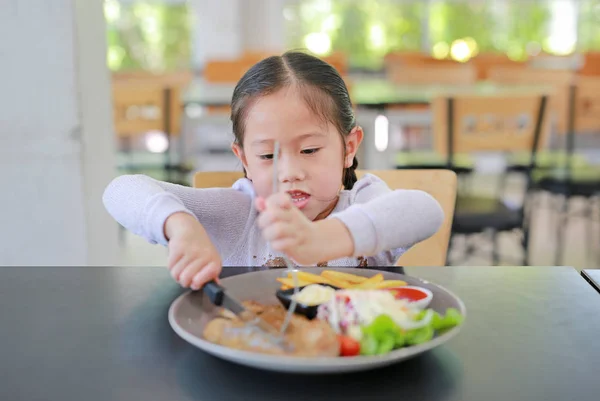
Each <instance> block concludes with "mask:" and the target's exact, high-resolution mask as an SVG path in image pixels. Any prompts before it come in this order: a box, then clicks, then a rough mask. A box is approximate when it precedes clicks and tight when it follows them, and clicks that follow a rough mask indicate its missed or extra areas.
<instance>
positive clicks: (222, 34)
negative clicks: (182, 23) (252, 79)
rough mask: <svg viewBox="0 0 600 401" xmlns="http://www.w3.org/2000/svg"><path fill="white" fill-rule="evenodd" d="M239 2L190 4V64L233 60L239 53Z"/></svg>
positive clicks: (197, 65)
mask: <svg viewBox="0 0 600 401" xmlns="http://www.w3.org/2000/svg"><path fill="white" fill-rule="evenodd" d="M240 1H244V0H189V5H190V8H191V9H192V12H193V18H194V20H193V39H192V58H193V60H192V64H193V66H194V67H195V68H197V69H202V66H203V65H204V63H205V62H206V61H207V60H210V59H235V58H238V57H239V56H240V55H241V53H242V32H241V18H240V17H241V15H240V14H241V13H240Z"/></svg>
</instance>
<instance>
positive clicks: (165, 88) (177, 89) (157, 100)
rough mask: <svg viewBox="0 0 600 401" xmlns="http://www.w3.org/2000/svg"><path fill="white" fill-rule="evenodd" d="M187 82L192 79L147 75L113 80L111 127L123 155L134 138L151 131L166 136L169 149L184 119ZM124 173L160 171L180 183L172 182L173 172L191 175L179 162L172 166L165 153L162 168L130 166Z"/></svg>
mask: <svg viewBox="0 0 600 401" xmlns="http://www.w3.org/2000/svg"><path fill="white" fill-rule="evenodd" d="M190 79H191V75H188V74H182V75H177V74H167V75H161V76H157V75H155V74H150V73H138V74H132V73H130V74H126V75H123V74H122V75H119V76H118V78H115V79H113V84H112V100H113V120H114V127H115V132H116V135H117V137H118V138H119V139H120V140H121V142H122V143H123V144H124V149H125V152H126V153H129V152H130V151H131V142H132V141H133V140H135V138H136V137H139V136H143V135H145V134H146V133H148V132H150V131H160V132H163V133H165V134H166V136H167V141H168V142H169V146H170V144H171V139H172V138H173V137H177V136H180V135H181V130H182V120H183V118H184V109H183V104H182V103H181V91H182V90H183V88H184V87H185V86H186V85H187V83H189V80H190ZM180 159H182V157H181V156H180ZM125 169H126V170H128V171H131V172H135V171H145V170H162V171H165V172H166V173H167V177H166V180H168V181H172V182H176V181H177V182H180V181H181V180H180V179H175V178H173V176H172V173H173V172H176V173H178V174H180V175H183V174H186V173H188V172H189V171H190V168H189V167H188V166H186V165H185V164H184V163H183V162H182V161H181V160H180V162H179V163H177V164H173V163H172V160H171V153H170V152H169V151H168V150H167V151H166V152H165V162H164V164H139V163H133V162H130V163H128V164H127V166H126V167H125Z"/></svg>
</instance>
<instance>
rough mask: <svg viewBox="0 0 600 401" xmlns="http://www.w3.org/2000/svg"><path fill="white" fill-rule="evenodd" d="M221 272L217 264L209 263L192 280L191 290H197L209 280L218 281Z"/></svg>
mask: <svg viewBox="0 0 600 401" xmlns="http://www.w3.org/2000/svg"><path fill="white" fill-rule="evenodd" d="M220 272H221V266H219V264H218V263H217V262H211V263H209V264H208V265H206V266H204V268H203V269H201V270H200V271H199V272H198V273H196V275H195V276H194V277H193V279H192V283H191V288H192V289H193V290H199V289H200V288H201V287H202V286H203V285H204V284H206V283H207V282H209V281H210V280H217V282H218V279H219V273H220Z"/></svg>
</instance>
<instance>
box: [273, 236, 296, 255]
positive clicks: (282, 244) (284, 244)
mask: <svg viewBox="0 0 600 401" xmlns="http://www.w3.org/2000/svg"><path fill="white" fill-rule="evenodd" d="M296 246H297V241H296V239H295V238H289V237H287V238H283V239H278V240H274V241H272V242H271V248H273V250H274V251H277V252H282V253H285V254H289V253H290V252H289V251H290V250H292V251H293V250H294V249H295V248H296Z"/></svg>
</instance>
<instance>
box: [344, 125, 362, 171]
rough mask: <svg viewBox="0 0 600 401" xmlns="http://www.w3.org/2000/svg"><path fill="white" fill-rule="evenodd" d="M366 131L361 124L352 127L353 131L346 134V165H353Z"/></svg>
mask: <svg viewBox="0 0 600 401" xmlns="http://www.w3.org/2000/svg"><path fill="white" fill-rule="evenodd" d="M363 136H364V132H363V129H362V128H361V127H359V126H356V127H354V128H352V131H350V133H349V134H348V136H346V160H344V167H346V168H348V167H352V162H353V161H354V156H356V152H358V147H359V146H360V143H361V142H362V140H363Z"/></svg>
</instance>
